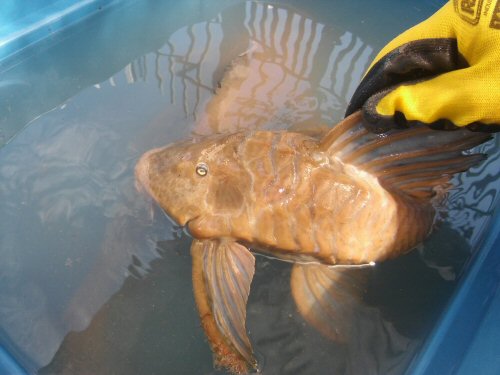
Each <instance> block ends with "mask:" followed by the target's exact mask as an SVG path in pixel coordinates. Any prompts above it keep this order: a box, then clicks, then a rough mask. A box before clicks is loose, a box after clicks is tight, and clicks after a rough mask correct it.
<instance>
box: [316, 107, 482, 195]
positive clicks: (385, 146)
mask: <svg viewBox="0 0 500 375" xmlns="http://www.w3.org/2000/svg"><path fill="white" fill-rule="evenodd" d="M361 120H362V118H361V113H360V112H359V111H358V112H356V113H353V114H352V115H350V116H349V117H347V118H345V119H344V120H343V121H341V122H340V123H339V124H337V125H336V126H335V127H334V128H333V129H332V130H331V131H330V132H329V133H328V134H327V135H326V136H325V137H324V138H323V140H322V142H321V148H322V149H323V150H324V151H325V152H327V153H328V154H329V155H330V156H331V157H334V158H338V159H339V160H341V161H342V162H343V163H345V164H352V165H355V166H356V167H358V168H360V169H362V170H364V171H366V172H368V173H371V174H373V175H375V176H377V177H378V178H379V180H380V181H381V183H383V184H384V185H385V186H386V187H391V188H393V189H399V190H401V191H403V192H405V193H406V194H408V195H410V196H413V197H415V198H420V199H430V198H432V197H433V196H434V194H435V191H436V189H437V188H439V187H446V186H447V185H448V183H449V181H450V179H451V177H452V176H453V174H455V173H459V172H464V171H466V170H467V169H469V168H470V167H472V166H473V165H475V164H477V163H479V162H480V161H482V160H484V159H485V158H486V155H484V154H468V155H465V154H464V153H463V152H464V151H466V150H469V149H471V148H472V147H475V146H477V145H480V144H481V143H483V142H486V141H488V140H489V139H491V136H490V135H489V134H485V133H479V132H471V131H470V130H468V129H458V130H433V129H430V128H429V127H427V126H425V125H415V126H412V127H411V128H407V129H393V130H390V131H389V132H387V133H384V134H373V133H371V132H369V131H367V130H366V129H365V128H364V126H363V124H362V121H361Z"/></svg>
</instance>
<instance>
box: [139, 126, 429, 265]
mask: <svg viewBox="0 0 500 375" xmlns="http://www.w3.org/2000/svg"><path fill="white" fill-rule="evenodd" d="M202 164H204V165H206V166H208V173H207V174H206V175H205V176H200V175H198V174H197V172H196V168H197V166H198V165H202ZM136 172H137V176H138V179H139V180H140V181H141V183H142V185H144V186H145V187H146V189H147V190H148V192H149V193H150V195H151V196H152V197H153V198H154V199H155V200H156V201H157V202H158V203H159V204H160V205H161V207H163V209H165V210H166V212H167V213H168V214H169V215H170V216H171V217H172V218H173V219H174V220H175V221H177V222H178V223H179V224H180V225H186V224H187V225H188V227H189V230H190V232H191V234H192V235H193V237H195V238H198V239H215V238H231V239H233V240H237V241H240V242H242V243H245V244H248V245H250V246H252V247H253V248H254V249H257V250H258V249H260V250H261V251H264V252H268V253H272V254H273V255H275V256H277V257H281V258H285V259H293V260H301V261H319V262H321V263H324V264H330V265H333V264H363V263H369V262H372V261H380V260H384V259H387V258H390V257H395V256H398V255H400V254H401V253H402V252H404V251H407V250H408V249H410V248H412V247H413V246H414V245H416V244H418V243H419V242H420V241H421V240H423V238H424V237H425V236H426V235H427V234H428V233H429V231H430V228H431V225H432V221H433V216H434V210H433V208H432V205H431V204H430V203H429V202H422V201H417V200H415V199H413V198H411V197H409V196H406V195H404V194H401V193H399V192H397V191H392V192H391V191H390V188H388V189H386V188H384V187H383V186H382V185H381V184H380V183H379V181H378V179H377V178H376V177H374V176H372V175H370V174H369V173H366V172H364V171H363V170H361V169H360V168H358V167H356V166H355V165H350V164H344V163H343V162H342V161H341V160H336V158H334V157H330V156H329V154H328V153H327V152H326V151H323V150H322V149H321V148H320V143H319V141H318V140H316V139H314V138H310V137H308V136H305V135H303V134H300V133H291V132H282V131H255V132H247V133H245V132H240V133H234V134H231V135H217V136H211V137H205V138H203V139H202V140H199V141H187V142H182V143H178V144H175V145H172V146H168V147H165V148H162V149H157V150H152V151H150V152H148V153H147V154H146V155H144V156H143V157H142V158H141V160H140V162H139V163H138V165H137V169H136Z"/></svg>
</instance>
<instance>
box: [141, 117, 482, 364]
mask: <svg viewBox="0 0 500 375" xmlns="http://www.w3.org/2000/svg"><path fill="white" fill-rule="evenodd" d="M488 139H489V136H488V135H484V134H481V133H472V132H470V131H468V130H457V131H452V132H449V131H448V132H444V131H435V130H431V129H429V128H427V127H424V126H422V127H419V126H416V127H412V128H410V129H396V130H392V131H390V132H388V133H386V134H383V135H375V134H371V133H368V132H367V131H366V130H365V129H364V127H363V126H362V124H361V114H360V113H359V112H358V113H355V114H353V115H351V116H350V117H348V118H346V119H345V120H344V121H342V122H341V123H339V124H337V125H336V126H335V127H334V128H333V129H332V130H330V131H329V132H328V133H327V134H326V135H325V136H324V137H322V138H321V139H316V138H313V137H310V136H307V135H305V134H302V133H299V132H287V131H240V132H235V133H231V134H219V135H213V136H207V137H202V138H199V139H194V140H188V141H183V142H179V143H176V144H173V145H170V146H167V147H164V148H160V149H155V150H151V151H149V152H147V153H146V154H145V155H143V156H142V158H141V159H140V160H139V162H138V164H137V166H136V176H137V180H138V181H139V183H140V185H141V186H142V187H144V189H145V190H146V191H147V192H148V193H149V195H150V196H151V197H152V198H153V199H154V200H155V201H156V202H157V203H158V204H159V205H160V206H161V207H162V208H163V209H164V210H165V211H166V212H167V213H168V215H169V216H170V217H172V218H173V219H174V220H175V221H176V222H177V223H178V224H180V225H186V226H187V227H188V228H189V231H190V233H191V234H192V236H193V237H194V240H193V245H192V248H191V253H192V256H193V284H194V290H195V298H196V302H197V306H198V309H199V312H200V317H201V318H202V325H203V327H204V329H205V332H206V334H207V336H208V338H209V341H210V343H211V346H212V349H213V350H214V352H215V356H216V363H218V364H219V365H222V366H224V367H227V368H229V369H230V370H231V371H233V372H235V373H244V372H246V371H247V370H248V369H250V368H255V367H256V362H255V359H254V357H253V354H252V349H251V345H250V342H249V339H248V337H247V335H246V329H245V317H246V302H247V298H248V294H249V290H250V283H251V280H252V278H253V273H254V257H253V255H252V254H251V253H250V251H249V250H248V249H249V248H251V249H252V250H253V251H257V252H263V253H266V254H272V255H273V256H275V257H278V258H282V259H285V260H291V261H295V262H297V264H296V265H295V266H294V271H293V272H292V292H293V296H294V298H295V301H296V303H297V305H298V307H299V310H300V312H301V313H302V315H304V317H305V318H306V320H308V321H309V322H310V323H312V324H313V325H314V326H315V327H316V328H318V329H319V330H320V331H322V332H323V333H324V334H325V335H327V336H329V337H332V338H336V337H337V336H338V329H337V328H336V327H335V326H334V325H335V324H338V320H339V319H341V317H339V316H338V314H337V315H336V312H335V311H333V309H334V308H333V307H328V303H327V302H328V298H329V297H325V295H326V294H327V293H325V292H327V291H328V289H329V288H330V287H332V285H334V284H336V283H337V284H338V283H339V282H340V283H341V282H342V281H341V280H340V277H339V276H338V274H337V271H335V268H332V267H329V266H333V265H363V264H369V263H371V262H378V261H382V260H385V259H388V258H393V257H397V256H399V255H401V254H403V253H405V252H407V251H409V250H411V249H412V248H413V247H414V246H416V245H417V244H418V243H420V242H421V241H422V240H423V239H424V238H425V237H426V236H427V235H428V234H429V233H430V231H431V229H432V225H433V221H434V216H435V209H434V201H435V200H436V199H437V198H439V196H440V195H441V193H440V190H444V189H445V188H446V187H447V185H448V184H449V181H450V178H451V176H452V175H453V174H454V173H458V172H461V171H465V170H467V169H468V168H469V167H471V166H472V165H474V164H476V163H478V162H479V161H481V160H482V159H483V158H484V155H482V154H469V155H463V153H462V151H464V150H467V149H470V148H472V147H474V146H476V145H478V144H480V143H483V142H485V141H486V140H488ZM301 263H302V264H301ZM304 263H306V264H305V265H304ZM307 263H313V264H315V265H312V266H310V265H307ZM313 278H314V280H316V281H315V282H310V281H311V280H312V279H313ZM325 317H326V318H325ZM335 317H338V319H335Z"/></svg>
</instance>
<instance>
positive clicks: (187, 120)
mask: <svg viewBox="0 0 500 375" xmlns="http://www.w3.org/2000/svg"><path fill="white" fill-rule="evenodd" d="M436 7H437V4H435V3H433V2H426V3H422V2H418V3H417V2H415V5H411V4H409V3H405V4H399V3H397V4H392V5H391V7H390V8H389V9H390V10H389V11H387V9H388V8H387V7H385V8H384V4H383V3H381V2H377V4H371V2H366V4H362V5H359V4H358V5H356V6H354V5H346V4H336V3H335V2H333V3H332V2H328V1H324V2H307V4H302V3H300V2H298V1H297V2H286V3H285V2H283V3H282V4H280V3H279V2H275V3H272V4H271V3H252V2H243V1H229V0H227V1H213V2H211V3H210V6H208V5H206V4H204V3H203V2H198V1H191V2H190V1H184V2H182V5H180V2H172V3H169V2H165V3H163V4H162V5H161V6H158V7H156V6H155V8H154V9H152V7H151V6H149V5H148V4H147V2H141V1H138V2H133V3H130V4H128V5H126V6H125V5H124V6H122V7H119V8H117V9H113V10H109V11H108V12H106V13H103V14H101V15H100V18H99V19H94V20H90V21H88V22H87V23H86V24H85V25H80V26H78V27H75V28H73V29H71V30H68V31H67V33H65V34H63V35H55V36H54V37H53V38H51V39H49V40H46V41H44V42H43V43H41V44H40V45H39V46H36V48H33V49H30V50H27V51H24V52H23V53H22V54H21V55H20V56H17V57H16V60H12V61H9V62H7V63H6V64H4V65H3V66H2V67H0V68H1V71H2V83H3V84H2V85H0V100H2V101H3V103H4V104H5V105H3V106H2V112H1V113H0V125H1V126H0V129H2V133H1V136H2V137H3V138H2V139H3V142H7V141H8V143H7V144H6V145H4V146H3V147H2V148H1V149H0V207H1V209H0V256H1V259H2V261H1V262H0V280H1V283H0V285H1V287H0V300H1V301H2V303H1V305H0V343H1V344H2V345H4V346H7V347H8V348H9V349H10V350H12V351H13V352H14V353H15V354H16V356H17V357H18V358H19V359H20V360H21V362H22V363H23V364H24V366H25V367H26V368H28V369H29V371H30V372H32V373H39V374H165V373H171V374H211V373H213V374H215V373H223V372H217V371H215V370H213V366H212V358H211V352H210V349H209V347H208V344H207V343H206V341H205V338H204V334H203V332H202V330H201V328H200V326H199V319H198V316H197V312H196V309H195V305H194V299H193V296H192V290H191V266H190V257H189V245H190V238H188V237H187V236H186V235H185V233H184V232H183V231H182V229H181V228H178V227H176V226H175V225H173V224H172V223H171V222H170V221H169V220H168V218H166V217H165V215H164V214H163V213H162V212H161V211H160V210H158V209H157V208H155V207H151V205H150V204H149V202H147V201H146V200H145V199H144V198H143V197H142V196H141V195H140V194H138V193H137V192H136V191H135V186H134V177H133V168H134V165H135V162H136V161H137V158H138V157H139V156H140V155H141V154H142V153H143V152H144V151H146V150H148V149H150V148H153V147H157V146H161V145H164V144H166V143H169V142H173V141H176V140H179V139H182V138H185V137H187V136H189V135H190V134H192V133H207V132H210V131H213V129H214V128H216V129H219V128H224V127H226V126H227V124H230V126H231V127H233V126H234V127H248V126H250V125H258V126H265V127H269V128H286V127H289V126H290V125H293V126H294V127H298V128H302V129H303V128H314V127H317V126H320V127H321V126H330V125H331V124H333V123H335V122H337V121H339V120H340V119H341V118H342V115H343V112H344V109H345V107H346V105H347V102H348V100H349V98H350V96H351V94H352V92H353V90H354V89H355V86H356V84H357V82H359V80H360V78H361V75H362V74H363V72H364V70H365V69H366V67H367V66H368V64H369V63H370V61H371V59H373V57H374V54H375V53H376V51H377V50H378V49H379V48H381V47H382V46H383V45H384V43H385V41H387V40H388V39H390V38H391V37H392V36H394V35H395V34H397V33H398V32H400V31H402V30H403V29H405V28H406V27H408V26H409V25H411V24H414V23H415V22H417V21H418V20H421V19H424V18H425V17H426V16H428V15H429V14H430V13H431V12H432V11H433V10H434V9H436ZM111 25H112V26H111ZM249 48H250V49H251V50H252V54H251V57H250V60H249V63H248V64H249V66H250V67H251V69H250V72H251V73H250V74H249V75H248V76H246V78H245V79H244V80H243V81H242V82H241V86H240V87H239V91H238V92H239V94H237V95H233V96H231V97H230V98H229V99H230V100H231V106H230V110H228V111H227V112H226V113H225V114H224V117H223V118H224V121H223V122H219V121H213V120H211V119H210V118H209V117H207V114H206V106H207V103H209V101H210V99H211V98H213V96H214V90H215V89H216V87H217V86H218V82H219V80H220V79H221V77H222V76H223V74H224V71H225V69H226V67H227V65H228V64H229V63H230V62H231V61H232V60H233V59H234V58H236V57H237V56H238V55H239V54H241V53H243V52H245V51H246V50H247V49H249ZM21 129H23V130H22V131H20V130H21ZM498 143H499V141H498V138H496V139H495V140H494V141H492V142H490V143H488V144H486V145H483V146H481V147H480V149H481V150H482V151H484V152H487V153H489V154H490V158H489V159H488V160H487V161H486V162H485V163H483V164H482V165H481V166H479V167H477V168H473V169H472V170H471V171H470V172H468V173H466V174H462V175H460V176H458V177H457V178H456V179H455V181H456V184H457V186H458V187H457V188H456V189H454V190H453V192H452V193H451V194H450V202H449V204H448V207H449V209H448V210H447V211H446V212H444V213H443V214H442V220H441V221H440V222H439V223H438V226H437V229H436V231H435V233H434V234H433V235H432V236H431V237H430V238H429V239H428V240H427V241H426V243H425V244H424V246H423V247H421V248H419V249H418V250H415V251H413V252H411V253H409V254H408V255H406V256H404V257H401V258H400V259H397V260H394V261H390V262H386V263H384V264H380V265H377V267H376V269H375V270H374V272H373V275H372V277H371V283H370V288H369V290H368V291H367V295H366V296H365V302H366V305H365V306H364V307H363V308H362V309H360V311H359V312H358V314H357V317H356V324H355V330H356V331H355V332H356V333H357V334H356V335H355V336H353V337H352V338H351V339H350V340H349V341H348V342H346V343H334V342H330V341H328V340H326V339H324V338H323V337H322V336H321V335H319V334H318V333H317V332H316V331H314V329H312V328H311V327H309V326H308V325H307V324H306V323H305V322H304V321H303V319H302V318H301V316H300V315H299V314H298V313H297V312H296V308H295V306H294V304H293V301H292V298H291V296H290V290H289V274H290V265H289V264H286V263H283V262H279V261H274V260H270V259H267V258H263V257H257V265H256V276H255V278H254V281H253V284H252V291H251V295H250V300H249V304H248V322H247V326H248V328H249V330H250V337H251V340H252V343H253V345H254V349H255V351H256V355H257V358H258V360H259V363H260V364H261V366H262V368H263V372H264V373H265V374H331V373H335V374H337V373H339V374H342V373H352V374H376V373H380V374H400V373H403V372H404V369H405V367H406V365H407V364H408V362H409V361H410V360H411V358H412V357H413V355H414V354H415V353H416V352H417V351H418V348H419V346H420V345H421V343H422V340H423V339H424V338H425V337H426V335H427V334H428V332H429V331H430V329H431V328H432V326H433V324H434V323H435V321H436V319H437V317H438V316H439V313H440V311H442V309H443V308H444V306H445V305H446V301H447V300H448V298H449V296H450V295H451V293H452V292H453V289H454V287H455V285H456V281H457V278H458V277H459V276H460V274H461V272H462V270H463V269H464V264H466V262H467V260H468V259H469V257H470V254H471V253H472V252H473V251H474V250H475V249H477V247H478V246H479V244H480V242H481V238H482V237H483V235H484V232H485V231H486V230H487V228H488V220H489V218H490V216H491V213H492V210H493V209H494V207H495V206H496V205H497V203H498V192H497V189H498V188H497V186H496V185H497V184H495V181H496V175H497V171H498V168H499V164H500V153H499V151H498V150H499V147H498Z"/></svg>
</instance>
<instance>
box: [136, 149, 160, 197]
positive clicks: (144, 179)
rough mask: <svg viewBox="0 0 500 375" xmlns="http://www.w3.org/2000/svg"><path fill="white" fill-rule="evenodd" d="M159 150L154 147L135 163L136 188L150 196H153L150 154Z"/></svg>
mask: <svg viewBox="0 0 500 375" xmlns="http://www.w3.org/2000/svg"><path fill="white" fill-rule="evenodd" d="M157 151H158V149H154V150H150V151H148V152H146V153H145V154H144V155H142V156H141V158H140V159H139V161H138V162H137V164H136V165H135V188H136V190H137V191H138V192H140V193H147V194H148V195H150V196H152V195H151V189H150V185H149V167H150V156H151V155H152V154H153V153H155V152H157Z"/></svg>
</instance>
